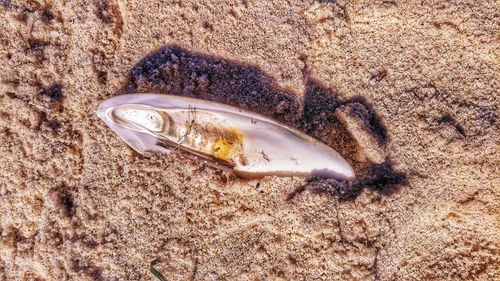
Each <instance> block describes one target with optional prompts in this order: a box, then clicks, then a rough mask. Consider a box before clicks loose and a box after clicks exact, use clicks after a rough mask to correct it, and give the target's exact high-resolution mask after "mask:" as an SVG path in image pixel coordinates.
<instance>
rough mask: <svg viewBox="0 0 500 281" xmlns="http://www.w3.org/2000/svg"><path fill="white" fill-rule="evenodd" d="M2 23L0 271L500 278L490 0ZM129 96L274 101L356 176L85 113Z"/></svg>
mask: <svg viewBox="0 0 500 281" xmlns="http://www.w3.org/2000/svg"><path fill="white" fill-rule="evenodd" d="M0 29H1V32H0V62H1V63H0V280H37V281H41V280H158V279H157V278H156V277H155V276H154V275H153V274H152V273H151V272H150V263H151V262H152V261H154V260H157V261H158V263H157V264H156V266H155V268H156V269H157V270H158V271H160V272H161V273H162V274H163V275H164V276H165V278H166V279H167V280H431V279H433V280H494V279H495V278H498V276H500V260H499V256H500V250H499V246H500V234H499V233H500V217H499V215H500V210H499V208H500V206H499V202H500V172H499V167H500V153H499V147H500V146H499V140H500V130H499V124H498V120H499V117H498V115H499V105H500V101H499V99H500V95H499V89H500V48H499V47H500V42H499V41H500V39H499V38H500V37H499V36H500V35H499V30H500V5H499V4H498V1H451V2H450V1H444V0H443V1H399V0H395V1H343V0H342V1H341V0H339V1H334V0H332V1H327V0H323V1H320V0H317V1H312V0H311V1H302V0H289V1H284V0H280V1H256V0H243V1H214V0H207V1H200V0H186V1H151V0H137V1H127V0H109V1H108V0H94V1H73V0H70V1H50V0H47V1H36V0H27V1H15V0H0ZM134 92H157V93H169V94H174V95H184V96H191V97H196V98H202V99H207V100H212V101H217V102H222V103H227V104H231V105H235V106H238V107H240V108H244V109H247V110H251V111H255V112H258V113H261V114H263V115H265V116H268V117H272V118H274V119H276V120H279V121H281V122H283V123H285V124H287V125H289V126H292V127H295V128H297V129H299V130H301V131H302V132H305V133H307V134H308V135H310V136H313V137H315V138H317V139H319V140H321V141H322V142H324V143H326V144H327V145H329V146H330V147H332V148H334V149H335V150H337V151H338V152H339V153H340V154H341V155H343V156H344V157H345V158H346V159H347V161H349V163H351V164H352V166H353V168H354V169H355V172H356V175H357V177H356V179H355V180H354V181H352V182H348V183H346V182H337V181H334V180H322V179H307V178H302V177H265V178H262V179H255V180H244V179H240V178H238V177H236V176H235V175H233V174H232V173H231V172H230V171H220V170H217V169H214V168H212V167H211V166H209V165H207V164H206V163H203V162H202V161H195V160H190V159H186V158H184V157H182V156H181V155H179V154H171V155H153V156H151V157H145V156H142V155H140V154H138V153H136V152H134V151H133V150H132V149H131V148H129V147H128V146H127V145H126V144H125V143H124V142H123V141H122V140H121V139H120V138H119V137H118V136H117V135H115V134H114V133H113V132H112V131H111V130H110V129H109V128H108V127H107V126H106V125H105V124H104V122H102V121H101V120H100V119H99V118H98V117H97V116H96V114H95V112H96V109H97V107H98V105H99V104H100V103H101V102H102V101H104V100H106V99H107V98H110V97H113V96H115V95H119V94H127V93H134ZM277 145H279V144H277Z"/></svg>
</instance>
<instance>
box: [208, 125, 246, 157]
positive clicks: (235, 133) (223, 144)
mask: <svg viewBox="0 0 500 281" xmlns="http://www.w3.org/2000/svg"><path fill="white" fill-rule="evenodd" d="M242 146H243V134H242V133H241V132H240V131H239V130H238V129H236V128H231V129H227V130H224V134H221V135H220V136H218V137H217V139H216V140H215V141H214V142H213V144H212V154H213V156H215V157H216V158H218V159H222V160H225V161H229V160H232V159H234V158H235V157H236V156H237V155H238V154H239V152H240V151H241V147H242Z"/></svg>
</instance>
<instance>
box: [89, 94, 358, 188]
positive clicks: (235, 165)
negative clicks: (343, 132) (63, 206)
mask: <svg viewBox="0 0 500 281" xmlns="http://www.w3.org/2000/svg"><path fill="white" fill-rule="evenodd" d="M97 115H98V116H99V117H100V118H101V119H102V120H103V121H104V122H106V124H107V125H108V126H109V127H110V128H111V129H112V130H113V131H114V132H115V133H117V134H118V135H119V136H120V137H121V138H122V139H123V140H124V141H125V142H126V143H127V144H129V145H130V146H131V147H132V148H134V149H135V150H136V151H138V152H139V153H141V154H146V153H150V152H160V153H169V152H170V151H171V150H172V149H175V150H179V151H184V152H189V153H191V154H193V155H196V156H198V157H201V158H204V159H207V160H210V161H212V162H214V163H217V164H222V165H223V166H227V167H231V168H232V169H233V170H234V172H235V173H236V174H238V175H240V176H242V177H261V176H266V175H281V176H322V177H328V178H337V179H350V178H354V171H353V169H352V168H351V166H350V165H349V163H347V161H346V160H344V158H342V156H340V155H339V154H338V153H337V152H336V151H334V150H333V149H331V148H330V147H328V146H326V145H324V144H322V143H320V142H319V141H317V140H315V139H313V138H311V137H309V136H307V135H305V134H303V133H301V132H299V131H297V130H295V129H292V128H290V127H288V126H286V125H283V124H280V123H277V122H276V121H273V120H271V119H269V118H266V117H263V116H261V115H258V114H255V113H251V112H248V111H245V110H241V109H238V108H235V107H232V106H228V105H225V104H220V103H215V102H210V101H206V100H199V99H194V98H188V97H181V96H171V95H159V94H128V95H122V96H116V97H113V98H111V99H108V100H106V101H104V102H103V103H102V104H101V105H100V107H99V109H98V111H97Z"/></svg>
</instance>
